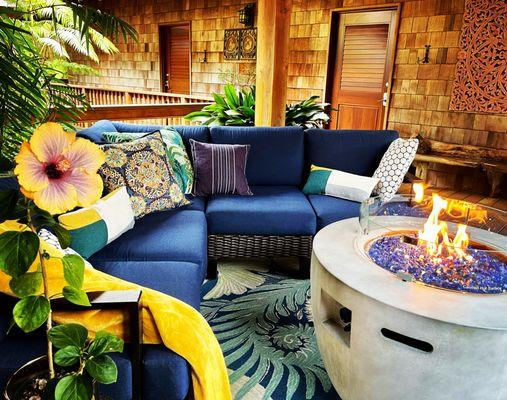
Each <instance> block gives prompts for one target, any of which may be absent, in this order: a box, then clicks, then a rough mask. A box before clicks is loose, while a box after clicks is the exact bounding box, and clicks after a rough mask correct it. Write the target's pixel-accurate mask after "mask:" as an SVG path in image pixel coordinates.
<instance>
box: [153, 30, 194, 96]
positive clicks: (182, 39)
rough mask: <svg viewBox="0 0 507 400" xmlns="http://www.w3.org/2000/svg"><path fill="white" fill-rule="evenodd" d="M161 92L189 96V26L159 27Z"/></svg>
mask: <svg viewBox="0 0 507 400" xmlns="http://www.w3.org/2000/svg"><path fill="white" fill-rule="evenodd" d="M160 55H161V65H162V68H161V72H162V90H163V91H164V92H169V93H180V94H190V26H189V25H188V24H186V25H176V26H162V27H160Z"/></svg>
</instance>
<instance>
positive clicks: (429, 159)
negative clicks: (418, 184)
mask: <svg viewBox="0 0 507 400" xmlns="http://www.w3.org/2000/svg"><path fill="white" fill-rule="evenodd" d="M431 163H435V164H443V165H449V166H453V167H462V168H472V169H480V170H482V171H484V172H485V173H486V176H487V179H488V184H489V187H490V193H489V195H490V196H491V197H495V196H497V195H498V194H499V193H500V191H501V185H502V180H503V176H504V175H505V174H507V162H502V161H494V160H493V161H491V160H484V159H473V158H469V159H466V158H465V157H458V156H447V155H444V154H438V153H427V154H416V156H415V159H414V164H415V165H416V175H417V176H418V177H419V178H421V179H422V180H426V179H427V174H428V166H429V164H431Z"/></svg>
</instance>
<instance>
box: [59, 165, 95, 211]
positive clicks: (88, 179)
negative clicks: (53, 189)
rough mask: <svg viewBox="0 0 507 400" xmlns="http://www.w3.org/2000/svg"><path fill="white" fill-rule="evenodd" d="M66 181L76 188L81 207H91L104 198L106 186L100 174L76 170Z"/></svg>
mask: <svg viewBox="0 0 507 400" xmlns="http://www.w3.org/2000/svg"><path fill="white" fill-rule="evenodd" d="M65 180H66V181H67V182H69V183H70V184H71V185H73V186H74V187H75V188H76V192H77V201H78V205H79V206H81V207H88V206H91V205H92V204H94V203H96V202H97V201H98V200H99V199H100V197H101V196H102V190H103V189H104V184H103V182H102V178H101V177H100V175H98V174H87V173H86V172H84V171H80V170H74V171H72V174H70V175H69V176H66V177H65Z"/></svg>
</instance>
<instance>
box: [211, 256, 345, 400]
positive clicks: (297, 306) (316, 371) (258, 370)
mask: <svg viewBox="0 0 507 400" xmlns="http://www.w3.org/2000/svg"><path fill="white" fill-rule="evenodd" d="M219 272H220V273H219V277H218V281H209V282H207V283H206V284H205V286H204V288H203V292H204V293H203V301H202V303H201V312H202V313H203V315H204V316H205V317H206V319H207V320H208V322H209V324H210V325H211V327H212V329H213V331H214V333H215V335H216V336H217V338H218V340H219V342H220V346H221V348H222V351H223V352H224V355H225V361H226V364H227V367H228V369H229V370H230V374H229V379H230V382H231V387H232V390H233V395H234V398H235V399H238V400H239V399H243V400H246V399H253V398H261V397H262V398H263V399H274V400H282V399H283V400H295V399H322V400H327V399H336V398H337V394H336V392H335V391H334V390H333V388H332V386H331V382H330V380H329V377H328V375H327V373H326V371H325V369H324V365H323V363H322V359H321V357H320V353H319V351H318V347H317V343H316V339H315V333H314V328H313V318H312V315H311V311H310V305H309V302H310V283H309V281H308V280H301V279H289V278H287V277H284V276H282V275H275V274H271V273H268V269H267V266H265V267H263V266H260V265H249V264H247V263H245V262H242V263H241V264H238V263H237V262H236V263H235V262H227V263H223V264H221V265H220V266H219Z"/></svg>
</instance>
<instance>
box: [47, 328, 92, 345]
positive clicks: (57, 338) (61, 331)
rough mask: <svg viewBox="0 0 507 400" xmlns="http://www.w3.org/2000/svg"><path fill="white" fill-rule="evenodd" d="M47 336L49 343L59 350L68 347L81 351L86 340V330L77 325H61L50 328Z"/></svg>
mask: <svg viewBox="0 0 507 400" xmlns="http://www.w3.org/2000/svg"><path fill="white" fill-rule="evenodd" d="M48 336H49V340H50V341H51V343H53V344H54V346H55V347H57V348H59V349H63V348H65V347H68V346H75V347H77V348H79V349H82V348H83V347H84V345H85V343H86V339H87V338H88V330H87V329H86V328H85V327H84V326H83V325H79V324H62V325H57V326H55V327H53V328H51V330H50V331H49V333H48Z"/></svg>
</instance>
